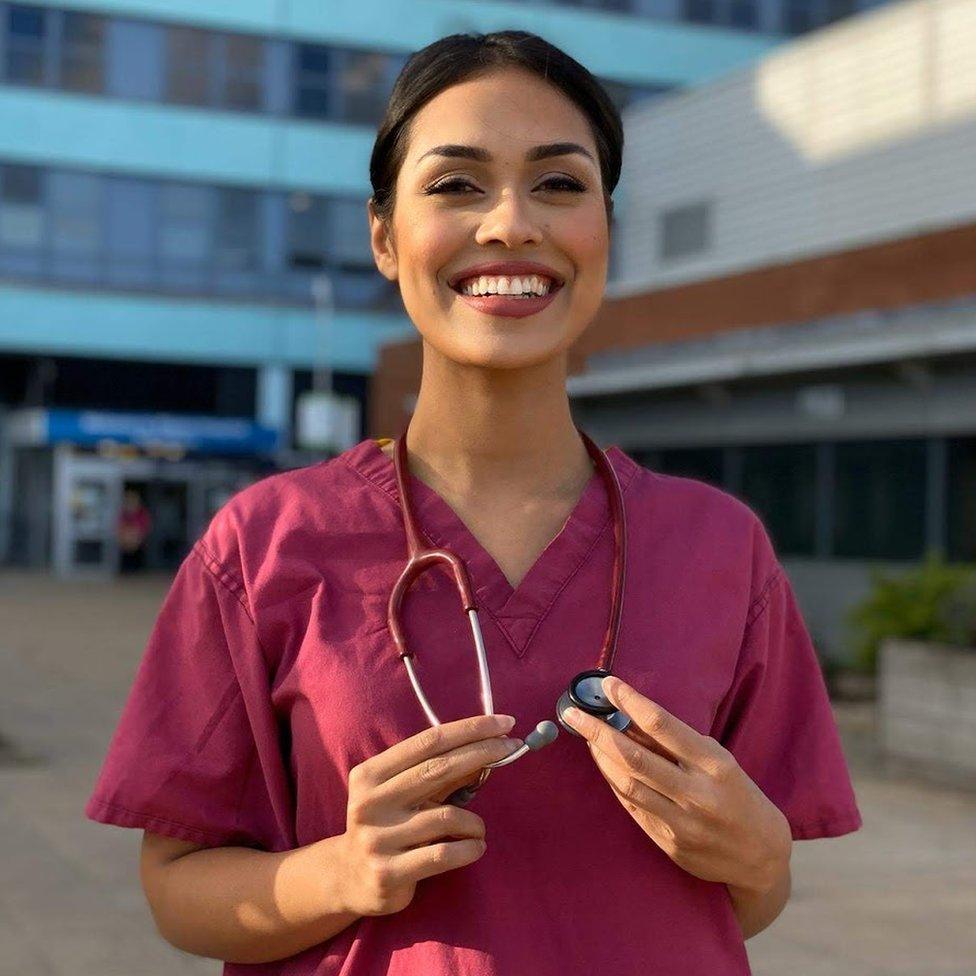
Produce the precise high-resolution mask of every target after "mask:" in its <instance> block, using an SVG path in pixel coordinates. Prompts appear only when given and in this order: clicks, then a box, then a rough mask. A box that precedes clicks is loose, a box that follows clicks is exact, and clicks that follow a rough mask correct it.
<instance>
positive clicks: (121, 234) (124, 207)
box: [105, 177, 156, 287]
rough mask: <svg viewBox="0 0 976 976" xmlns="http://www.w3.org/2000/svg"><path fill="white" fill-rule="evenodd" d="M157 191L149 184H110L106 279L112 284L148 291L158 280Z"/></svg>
mask: <svg viewBox="0 0 976 976" xmlns="http://www.w3.org/2000/svg"><path fill="white" fill-rule="evenodd" d="M153 191H154V187H153V184H152V183H150V182H149V181H148V180H137V179H129V178H126V177H112V178H110V179H109V180H107V181H106V196H107V199H106V215H107V219H106V237H107V240H106V254H107V259H106V262H105V277H106V279H107V280H108V282H109V283H111V284H117V285H123V286H129V287H145V286H147V285H149V284H151V283H152V281H153V279H154V277H155V267H154V265H155V249H156V217H155V199H154V193H153Z"/></svg>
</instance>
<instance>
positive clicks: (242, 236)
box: [214, 187, 263, 293]
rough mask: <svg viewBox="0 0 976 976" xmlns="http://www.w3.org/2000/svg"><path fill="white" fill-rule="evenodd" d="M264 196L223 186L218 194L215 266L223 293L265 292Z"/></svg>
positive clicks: (218, 282)
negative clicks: (263, 276)
mask: <svg viewBox="0 0 976 976" xmlns="http://www.w3.org/2000/svg"><path fill="white" fill-rule="evenodd" d="M262 237H263V235H262V222H261V196H260V194H258V193H255V192H254V191H252V190H242V189H237V188H233V187H221V188H220V189H219V190H218V191H217V228H216V250H215V255H214V259H215V267H216V272H217V287H218V288H219V289H220V290H221V291H230V292H235V293H253V292H259V291H261V290H262V283H261V278H260V275H259V271H260V265H261V242H262Z"/></svg>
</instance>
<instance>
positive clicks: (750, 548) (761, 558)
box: [621, 452, 781, 599]
mask: <svg viewBox="0 0 976 976" xmlns="http://www.w3.org/2000/svg"><path fill="white" fill-rule="evenodd" d="M621 453H622V452H621ZM627 460H628V461H629V462H630V464H632V465H633V466H634V468H635V469H636V470H635V472H634V475H633V478H632V483H631V487H630V489H629V490H628V492H627V497H628V508H629V509H636V511H637V512H638V513H639V515H640V517H642V518H644V517H645V516H646V519H647V520H649V521H650V523H651V525H652V527H653V532H652V537H651V538H652V539H653V540H654V541H653V542H652V541H651V539H649V540H648V544H649V545H651V544H654V542H658V543H659V542H661V541H662V540H663V541H664V543H665V546H664V547H665V549H667V550H668V551H671V550H674V551H676V552H678V551H680V552H683V553H684V554H687V555H690V556H691V558H693V559H694V560H695V562H697V563H699V564H701V565H702V567H703V568H704V569H706V571H708V572H709V573H711V574H713V575H716V576H726V575H730V574H731V575H734V576H737V577H738V578H739V579H743V580H745V579H747V580H748V583H749V586H748V591H749V594H750V596H751V598H752V599H756V598H758V597H759V596H761V594H762V592H763V590H764V588H765V587H766V586H767V584H768V583H769V582H770V581H771V580H772V579H773V578H774V577H775V576H776V575H778V573H779V572H780V570H781V567H780V564H779V559H778V556H777V553H776V550H775V546H774V544H773V541H772V539H771V537H770V535H769V531H768V530H767V528H766V525H765V523H764V522H763V519H762V517H761V516H760V515H759V514H758V513H757V512H756V511H755V510H754V509H753V508H752V507H751V506H750V505H749V504H748V503H747V502H746V501H744V500H743V499H741V498H739V497H738V496H737V495H735V494H733V493H732V492H730V491H727V490H725V489H724V488H719V487H717V486H716V485H712V484H709V483H708V482H705V481H700V480H698V479H697V478H690V477H685V476H681V475H673V474H664V473H662V472H659V471H653V470H651V469H649V468H646V467H644V466H643V465H640V464H639V463H638V462H637V461H634V460H632V459H630V458H629V457H628V459H627Z"/></svg>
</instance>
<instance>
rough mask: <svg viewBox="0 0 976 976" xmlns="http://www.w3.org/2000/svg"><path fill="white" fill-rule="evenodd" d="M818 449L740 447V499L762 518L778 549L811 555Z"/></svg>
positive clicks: (802, 445)
mask: <svg viewBox="0 0 976 976" xmlns="http://www.w3.org/2000/svg"><path fill="white" fill-rule="evenodd" d="M816 472H817V451H816V446H815V445H813V444H775V445H772V444H771V445H763V446H755V447H745V448H743V450H742V498H743V500H744V501H745V502H746V503H747V504H748V505H749V506H750V507H751V508H752V509H753V510H754V511H755V512H756V513H757V514H758V515H759V516H760V517H761V518H762V520H763V522H764V523H765V525H766V528H767V529H768V530H769V533H770V535H771V536H772V538H773V542H774V543H775V545H776V548H777V550H778V551H779V552H781V553H782V554H784V555H793V556H801V555H802V556H806V555H813V552H814V547H815V539H816V521H815V520H816V509H817V505H816V480H817V479H816Z"/></svg>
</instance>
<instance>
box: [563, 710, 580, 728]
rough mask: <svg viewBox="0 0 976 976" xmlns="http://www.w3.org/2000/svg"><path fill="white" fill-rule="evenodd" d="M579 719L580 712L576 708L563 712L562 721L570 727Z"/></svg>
mask: <svg viewBox="0 0 976 976" xmlns="http://www.w3.org/2000/svg"><path fill="white" fill-rule="evenodd" d="M579 718H580V710H579V709H578V708H575V707H572V708H567V709H566V711H565V712H563V721H564V722H568V723H569V724H570V725H575V724H576V723H577V722H578V721H579Z"/></svg>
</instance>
